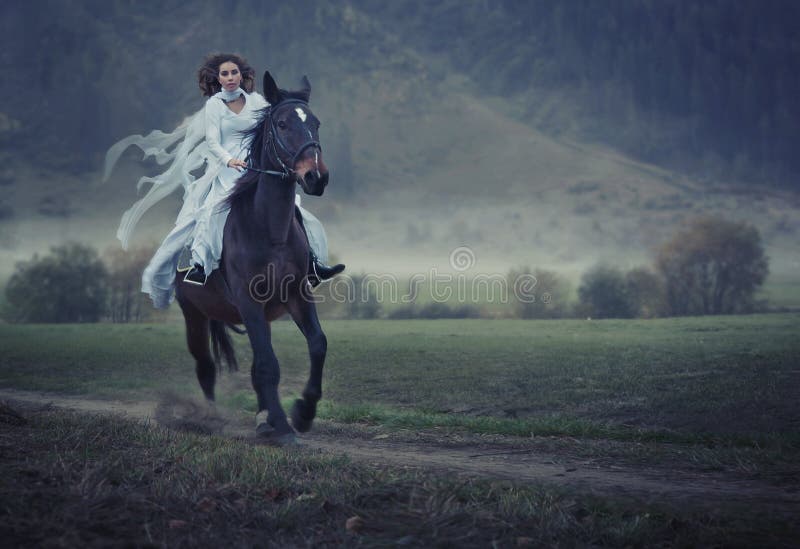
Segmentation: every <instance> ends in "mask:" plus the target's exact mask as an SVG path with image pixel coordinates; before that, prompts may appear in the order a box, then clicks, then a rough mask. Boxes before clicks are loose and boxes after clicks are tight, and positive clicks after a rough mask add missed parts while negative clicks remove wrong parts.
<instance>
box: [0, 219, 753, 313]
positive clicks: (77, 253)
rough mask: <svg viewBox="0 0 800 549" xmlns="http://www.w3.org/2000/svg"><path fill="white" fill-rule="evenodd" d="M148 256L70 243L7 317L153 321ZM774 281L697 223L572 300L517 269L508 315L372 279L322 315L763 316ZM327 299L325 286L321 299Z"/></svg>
mask: <svg viewBox="0 0 800 549" xmlns="http://www.w3.org/2000/svg"><path fill="white" fill-rule="evenodd" d="M151 255H152V249H150V248H146V247H142V248H137V249H134V250H131V251H128V252H123V251H122V250H118V249H112V250H108V251H106V253H105V254H104V255H103V257H101V256H100V255H99V254H98V252H97V251H96V250H94V249H93V248H91V247H89V246H86V245H82V244H77V243H72V244H67V245H64V246H58V247H54V248H52V249H51V252H50V253H49V254H47V255H45V256H38V255H35V256H34V257H33V258H32V259H31V260H29V261H26V262H22V263H19V264H18V265H17V267H16V270H15V271H14V273H13V275H12V276H11V278H10V280H9V282H8V284H7V286H6V292H5V293H6V306H5V309H6V310H5V311H3V313H4V316H5V318H6V319H7V320H9V321H11V322H98V321H101V320H106V321H111V322H136V321H143V320H149V319H151V318H152V317H151V312H152V307H151V305H150V303H149V300H148V299H147V297H146V296H144V295H143V294H141V293H140V291H139V288H140V285H141V273H142V271H143V270H144V267H145V266H146V265H147V262H148V261H149V259H150V257H151ZM768 273H769V262H768V258H767V257H766V255H765V253H764V248H763V245H762V243H761V236H760V234H759V232H758V230H757V229H756V228H755V227H753V226H752V225H750V224H748V223H743V222H736V221H729V220H726V219H722V218H718V217H708V216H706V217H699V218H696V219H694V220H693V221H691V222H690V223H689V224H688V225H687V226H686V228H684V229H681V230H679V231H678V232H676V233H675V235H674V236H673V237H672V238H671V239H669V240H668V241H667V242H665V243H664V244H663V245H662V246H661V248H660V249H659V250H658V253H657V254H656V257H655V258H654V261H653V264H652V265H651V266H642V267H636V268H634V269H631V270H628V271H627V272H625V271H623V270H621V269H619V268H617V267H613V266H609V265H604V264H599V265H596V266H594V267H592V268H591V269H589V270H587V271H586V272H585V273H584V274H583V276H582V278H581V281H580V285H579V287H578V289H577V296H578V299H577V301H576V302H575V301H574V300H573V299H572V298H571V292H570V285H569V284H568V282H567V281H566V280H565V279H564V277H562V276H560V275H559V274H558V273H557V272H555V271H550V270H547V269H542V268H539V269H533V270H532V269H530V268H529V267H522V268H516V269H512V270H511V271H509V272H508V273H507V276H506V279H507V283H508V287H509V288H515V287H516V284H517V282H518V281H519V280H522V279H527V280H529V281H530V282H531V288H532V289H533V290H534V291H533V292H529V293H527V294H526V299H521V298H520V295H519V294H517V293H514V294H513V295H511V296H510V297H511V299H510V300H509V306H508V308H507V309H506V310H504V311H499V312H498V311H497V310H496V309H494V310H489V309H487V308H486V307H485V306H484V305H485V304H481V303H478V302H470V303H455V302H454V301H453V300H450V301H449V302H447V301H433V302H419V303H418V302H416V300H411V302H409V303H405V304H402V305H399V306H394V307H387V306H386V305H387V303H384V302H382V301H381V299H380V297H379V296H378V293H377V292H378V288H377V287H376V286H371V285H370V283H369V281H368V277H367V275H364V274H358V275H354V276H351V277H349V279H348V281H349V282H350V283H351V284H350V286H349V287H348V288H347V289H348V292H349V295H347V296H345V297H346V299H333V298H332V296H330V295H328V296H327V299H325V300H324V301H323V302H322V303H321V304H320V305H318V308H319V310H320V314H321V316H323V317H327V318H361V319H375V318H388V319H410V318H427V319H438V318H479V317H487V316H488V317H497V316H500V317H510V318H523V319H532V318H574V317H577V318H653V317H665V316H692V315H718V314H740V313H750V312H754V311H757V310H764V309H765V308H766V304H765V303H761V302H759V301H758V300H757V292H758V290H759V289H760V288H761V286H762V285H763V283H764V281H765V279H766V277H767V275H768ZM329 291H331V286H323V287H322V288H321V289H320V290H319V293H320V294H321V295H322V296H324V295H325V292H329Z"/></svg>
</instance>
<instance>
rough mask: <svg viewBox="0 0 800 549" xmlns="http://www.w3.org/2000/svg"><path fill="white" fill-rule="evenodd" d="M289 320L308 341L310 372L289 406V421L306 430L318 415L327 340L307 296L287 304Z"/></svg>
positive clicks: (295, 426) (303, 431) (314, 307)
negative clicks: (303, 387)
mask: <svg viewBox="0 0 800 549" xmlns="http://www.w3.org/2000/svg"><path fill="white" fill-rule="evenodd" d="M289 312H290V314H291V315H292V319H293V320H294V321H295V323H296V324H297V327H298V328H300V331H301V332H303V335H304V336H305V337H306V343H307V344H308V355H309V357H310V359H311V373H310V374H309V376H308V382H307V383H306V387H305V389H304V390H303V398H298V399H297V400H295V402H294V406H293V407H292V424H293V425H294V428H295V429H297V430H298V431H300V432H301V433H305V432H306V431H308V430H309V429H311V424H312V422H313V421H314V417H315V416H316V415H317V402H319V400H320V399H321V398H322V368H323V366H324V365H325V355H326V354H327V351H328V339H327V338H326V337H325V333H324V332H323V331H322V326H320V324H319V317H317V308H316V306H315V305H314V303H313V302H311V301H310V298H307V299H304V298H302V297H301V298H299V299H296V300H294V302H293V303H291V304H290V306H289Z"/></svg>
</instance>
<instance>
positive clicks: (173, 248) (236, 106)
mask: <svg viewBox="0 0 800 549" xmlns="http://www.w3.org/2000/svg"><path fill="white" fill-rule="evenodd" d="M197 74H198V85H199V86H200V90H201V91H202V93H203V95H204V96H206V97H208V98H209V99H208V100H207V101H206V104H205V107H204V108H203V109H202V110H201V111H199V112H198V113H196V114H195V115H193V116H192V117H191V118H190V120H189V121H188V123H186V124H184V125H182V126H181V127H180V128H178V129H177V130H176V131H175V132H173V133H172V134H169V135H165V134H163V133H161V132H153V133H151V134H150V135H148V136H147V137H142V136H138V135H137V136H130V137H127V138H125V139H123V140H121V141H120V142H118V143H117V144H115V145H114V146H113V147H112V148H111V149H110V150H109V152H108V155H107V158H106V177H108V175H109V173H110V171H111V169H112V168H113V166H114V164H115V163H116V161H117V159H118V158H119V156H120V154H121V153H122V151H123V150H124V149H125V148H127V147H128V146H130V145H137V146H139V147H140V148H142V150H144V151H145V155H146V157H147V156H156V158H157V160H158V161H159V163H164V162H167V161H169V160H172V164H171V165H170V167H169V169H167V170H166V171H165V172H164V173H162V174H161V175H159V176H157V177H155V178H147V177H145V178H142V179H141V180H140V181H139V186H141V185H142V184H144V183H146V182H151V183H153V185H152V187H151V188H150V191H149V192H148V194H147V195H146V196H145V197H144V198H142V199H141V200H139V201H138V202H137V203H136V204H134V206H133V207H132V208H131V209H130V210H128V211H127V212H125V214H124V215H123V218H122V223H121V224H120V228H119V231H118V233H117V236H118V237H119V239H120V240H121V241H122V243H123V246H124V247H127V243H128V240H129V238H130V234H131V232H132V230H133V227H134V226H135V224H136V223H137V222H138V220H139V218H141V216H142V215H143V214H144V212H145V211H146V210H147V209H148V208H149V207H150V206H152V205H153V204H154V203H155V202H157V201H158V200H160V199H161V198H163V197H164V196H166V195H167V194H169V193H170V192H172V191H173V190H174V189H176V188H177V187H179V186H180V185H181V184H182V185H183V186H184V187H185V194H184V203H183V207H182V208H181V211H180V213H179V214H178V218H177V220H176V222H175V227H174V228H173V229H172V231H171V232H170V233H169V234H168V235H167V237H166V238H165V239H164V241H163V242H162V243H161V245H160V246H159V248H158V250H157V251H156V253H155V255H154V256H153V258H152V260H151V261H150V263H149V265H148V266H147V268H146V269H145V270H144V273H143V275H142V291H143V292H145V293H148V294H149V295H150V297H151V299H152V300H153V305H154V306H155V307H157V308H165V307H167V306H169V303H170V302H171V301H172V292H173V289H174V287H175V286H174V276H173V274H174V270H175V268H176V265H177V262H178V256H179V255H180V253H181V251H182V250H183V248H184V247H185V246H190V247H191V264H192V265H194V266H193V267H192V268H190V269H188V272H187V273H186V275H185V277H184V280H185V281H186V282H188V283H193V284H199V285H203V284H205V282H206V280H207V278H208V274H209V273H211V272H212V271H214V270H215V269H216V268H217V267H218V265H219V261H220V258H221V256H222V230H223V227H224V225H225V220H226V218H227V215H228V212H227V209H224V208H220V205H221V204H222V202H223V200H224V198H225V197H226V196H227V194H228V192H229V191H230V190H231V189H232V188H233V185H234V183H235V182H236V180H237V179H238V178H239V177H240V176H241V174H242V172H243V171H245V170H246V169H247V168H248V165H247V163H246V161H245V158H246V156H247V153H248V148H249V143H248V140H247V139H246V138H245V137H244V135H245V133H246V131H247V130H249V129H250V128H251V127H252V126H253V125H254V124H255V122H256V120H257V117H258V113H259V112H260V110H261V109H263V108H265V107H267V106H269V103H267V102H266V101H265V100H264V98H263V97H262V96H261V95H260V94H258V93H257V92H255V91H253V88H254V75H255V72H254V71H253V69H252V68H251V67H250V66H249V65H248V64H247V61H246V60H245V59H244V58H242V57H240V56H238V55H235V54H213V55H210V56H208V57H207V58H206V59H205V61H204V63H203V65H202V66H201V67H200V69H199V70H198V73H197ZM181 140H182V143H180V145H179V146H177V147H175V144H176V143H178V142H181ZM169 148H174V149H173V150H174V151H175V152H167V150H168V149H169ZM203 161H205V162H206V163H207V166H206V168H205V173H204V174H203V176H202V177H200V178H199V179H196V180H195V177H194V176H193V175H192V173H191V172H193V171H194V170H195V169H197V168H199V167H201V165H202V163H203ZM298 202H299V201H298ZM298 209H299V212H300V214H301V215H300V219H301V220H302V221H303V225H304V228H305V229H306V232H307V237H308V240H309V243H310V244H311V251H310V254H309V261H308V272H309V281H310V282H311V283H312V284H317V283H319V282H320V281H321V280H325V279H327V278H330V277H332V276H334V275H335V274H338V273H340V272H341V271H342V270H344V265H336V266H333V267H329V266H327V265H324V264H323V263H322V261H325V260H326V259H327V238H326V236H325V231H324V229H323V228H322V225H321V223H320V222H319V220H317V218H316V217H314V216H313V215H311V213H309V212H308V211H307V210H305V209H303V208H300V207H299V205H298Z"/></svg>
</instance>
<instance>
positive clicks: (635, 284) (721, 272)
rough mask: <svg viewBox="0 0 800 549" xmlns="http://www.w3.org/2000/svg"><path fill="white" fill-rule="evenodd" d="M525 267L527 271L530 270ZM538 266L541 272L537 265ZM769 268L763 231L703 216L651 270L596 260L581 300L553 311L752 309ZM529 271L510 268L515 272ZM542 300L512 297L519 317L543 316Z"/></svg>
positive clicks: (634, 313)
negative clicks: (523, 300)
mask: <svg viewBox="0 0 800 549" xmlns="http://www.w3.org/2000/svg"><path fill="white" fill-rule="evenodd" d="M528 272H530V270H529V269H528ZM537 272H540V271H537ZM768 272H769V266H768V260H767V258H766V256H765V255H764V249H763V247H762V245H761V237H760V235H759V233H758V230H757V229H756V228H755V227H753V226H752V225H750V224H748V223H740V222H734V221H728V220H725V219H722V218H718V217H700V218H696V219H694V220H692V221H691V222H690V223H689V224H688V226H687V227H686V228H685V229H683V230H680V231H678V232H677V233H676V234H675V235H674V237H672V238H671V239H670V240H668V241H667V242H666V243H664V245H663V246H662V247H661V248H660V249H659V250H658V253H657V256H656V260H655V263H654V266H653V268H652V269H650V268H647V267H636V268H634V269H631V270H629V271H627V272H623V271H622V270H621V269H619V268H616V267H612V266H609V265H605V264H599V265H596V266H594V267H592V268H591V269H589V270H588V271H587V272H585V273H584V274H583V276H582V278H581V283H580V286H579V287H578V301H577V303H575V305H574V307H572V309H571V310H569V308H567V307H562V308H561V309H560V310H559V311H558V313H559V314H553V315H552V316H551V317H558V316H576V317H583V318H585V317H590V318H652V317H658V316H680V315H705V314H731V313H747V312H752V311H754V310H758V309H759V308H762V307H763V304H761V303H758V302H757V301H756V298H755V294H756V292H757V290H758V289H759V288H760V287H761V285H762V284H763V282H764V280H765V279H766V276H767V274H768ZM523 273H524V271H520V270H517V271H512V272H511V273H510V276H511V275H514V276H519V275H520V274H523ZM543 309H544V305H543V304H528V303H517V304H515V315H514V316H516V317H518V318H542V317H543V316H542V315H541V314H532V313H531V311H541V310H543Z"/></svg>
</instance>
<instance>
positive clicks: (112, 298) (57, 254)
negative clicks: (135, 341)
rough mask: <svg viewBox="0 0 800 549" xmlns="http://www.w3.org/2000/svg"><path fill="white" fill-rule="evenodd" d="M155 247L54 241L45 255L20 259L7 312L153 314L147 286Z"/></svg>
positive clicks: (47, 317)
mask: <svg viewBox="0 0 800 549" xmlns="http://www.w3.org/2000/svg"><path fill="white" fill-rule="evenodd" d="M151 255H152V250H150V249H149V248H137V249H133V250H130V251H127V252H123V251H122V250H115V251H108V252H106V254H105V256H104V257H102V258H101V257H100V255H99V254H98V252H97V250H95V249H94V248H92V247H91V246H87V245H84V244H79V243H70V244H65V245H62V246H54V247H52V248H51V249H50V253H49V254H47V255H44V256H39V255H38V254H36V255H34V256H33V257H32V258H31V259H30V260H29V261H24V262H21V263H18V264H17V266H16V269H15V270H14V272H13V274H12V275H11V278H10V279H9V281H8V284H7V285H6V289H5V298H6V303H5V307H4V311H3V315H4V316H5V317H6V319H7V320H9V321H11V322H47V323H50V322H53V323H63V322H98V321H100V320H111V321H113V322H133V321H140V320H143V319H145V318H148V317H149V314H150V304H149V300H147V297H146V296H144V295H143V294H142V293H141V291H140V288H141V276H142V271H143V270H144V266H145V265H146V264H147V261H148V260H149V259H150V256H151Z"/></svg>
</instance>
